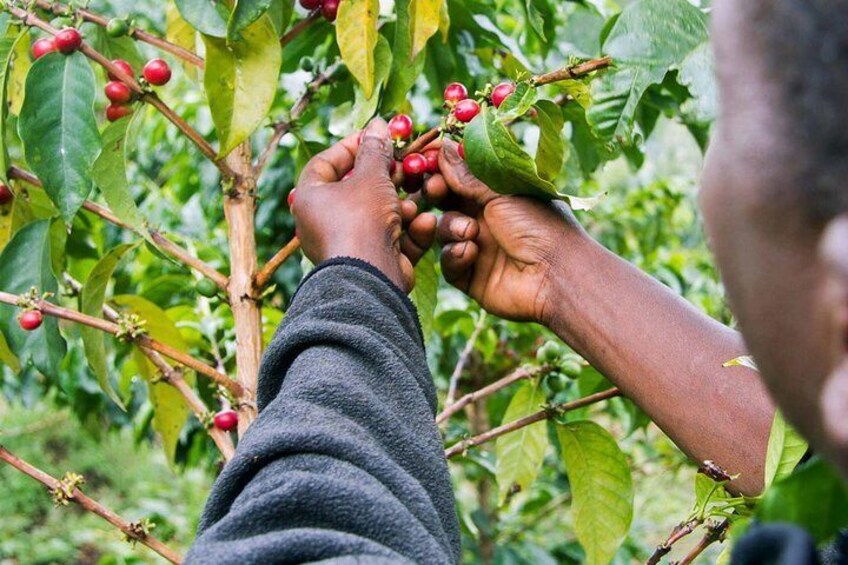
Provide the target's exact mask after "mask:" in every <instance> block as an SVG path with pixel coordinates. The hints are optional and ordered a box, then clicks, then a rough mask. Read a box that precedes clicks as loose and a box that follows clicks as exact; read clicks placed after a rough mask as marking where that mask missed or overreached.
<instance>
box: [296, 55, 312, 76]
mask: <svg viewBox="0 0 848 565" xmlns="http://www.w3.org/2000/svg"><path fill="white" fill-rule="evenodd" d="M300 68H301V69H303V70H304V71H306V72H308V73H311V72H312V71H314V70H315V59H313V58H312V57H309V56H308V55H307V56H306V57H303V58H301V59H300Z"/></svg>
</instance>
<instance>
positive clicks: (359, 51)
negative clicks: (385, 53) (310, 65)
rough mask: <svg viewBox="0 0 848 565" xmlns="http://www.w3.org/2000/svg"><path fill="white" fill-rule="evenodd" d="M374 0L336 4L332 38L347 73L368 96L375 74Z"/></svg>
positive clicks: (377, 10)
mask: <svg viewBox="0 0 848 565" xmlns="http://www.w3.org/2000/svg"><path fill="white" fill-rule="evenodd" d="M379 15H380V2H379V1H378V0H345V1H344V2H342V3H341V4H339V15H338V19H337V20H336V41H338V44H339V52H340V53H341V55H342V60H343V61H344V63H345V65H347V68H348V69H349V70H350V74H352V75H353V77H354V78H355V79H356V81H357V82H358V83H359V86H361V87H362V91H363V92H364V93H365V98H371V94H372V92H374V82H375V77H376V74H377V73H376V69H375V61H374V49H375V48H376V47H377V18H378V16H379Z"/></svg>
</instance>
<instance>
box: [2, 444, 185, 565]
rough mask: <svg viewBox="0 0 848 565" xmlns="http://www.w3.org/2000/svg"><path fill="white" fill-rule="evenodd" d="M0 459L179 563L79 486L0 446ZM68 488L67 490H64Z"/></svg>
mask: <svg viewBox="0 0 848 565" xmlns="http://www.w3.org/2000/svg"><path fill="white" fill-rule="evenodd" d="M0 460H2V461H4V462H6V463H7V464H9V465H11V466H12V467H14V468H15V469H17V470H18V471H20V472H21V473H24V474H25V475H28V476H30V477H32V478H33V479H35V480H36V481H38V482H40V483H41V484H43V485H44V486H46V487H47V488H48V489H50V491H51V492H55V493H60V494H61V496H62V497H63V499H64V500H69V501H73V502H75V503H77V504H78V505H80V507H82V508H83V509H85V510H87V511H88V512H91V513H92V514H95V515H97V516H100V517H101V518H103V519H104V520H106V521H107V522H109V523H110V524H112V525H113V526H115V527H116V528H118V529H119V530H121V531H122V532H123V533H124V535H125V536H126V537H127V539H130V540H134V541H137V542H138V543H141V544H143V545H146V546H147V547H149V548H150V549H152V550H153V551H155V552H156V553H158V554H159V555H161V556H162V557H164V558H165V559H167V560H168V561H170V562H171V563H181V562H182V557H180V555H179V554H178V553H176V552H175V551H174V550H172V549H171V548H169V547H168V546H167V545H165V544H164V543H162V542H161V541H159V540H158V539H157V538H155V537H153V536H152V535H150V534H149V533H145V531H144V528H143V527H141V524H140V523H132V522H128V521H127V520H125V519H124V518H122V517H121V516H119V515H118V514H116V513H115V512H113V511H111V510H109V509H108V508H106V507H105V506H103V505H102V504H100V503H99V502H97V501H96V500H94V499H93V498H90V497H88V496H86V495H85V494H84V493H83V492H82V491H81V490H80V489H79V488H78V487H76V486H74V487H73V488H72V489H69V488H67V487H68V486H69V485H68V484H66V483H63V482H62V481H59V479H56V478H55V477H53V476H51V475H48V474H47V473H45V472H44V471H42V470H41V469H38V468H37V467H34V466H33V465H30V464H29V463H27V462H26V461H24V460H23V459H20V458H19V457H16V456H15V455H14V454H13V453H11V452H10V451H9V450H7V449H6V448H4V447H3V446H0ZM66 491H70V492H66Z"/></svg>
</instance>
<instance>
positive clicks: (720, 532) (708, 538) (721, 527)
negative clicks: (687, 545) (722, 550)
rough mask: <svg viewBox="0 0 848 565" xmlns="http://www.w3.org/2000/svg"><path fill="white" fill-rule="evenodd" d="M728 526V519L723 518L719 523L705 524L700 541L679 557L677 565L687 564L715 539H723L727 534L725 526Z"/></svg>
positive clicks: (715, 540)
mask: <svg viewBox="0 0 848 565" xmlns="http://www.w3.org/2000/svg"><path fill="white" fill-rule="evenodd" d="M728 527H730V521H729V520H724V521H723V522H721V523H719V524H713V525H709V526H707V533H706V534H704V537H702V538H701V541H699V542H698V544H697V545H696V546H695V547H693V548H692V550H691V551H689V553H687V554H686V557H684V558H683V559H681V560H680V561H679V562H678V565H689V564H690V563H692V562H693V561H695V559H697V558H698V556H699V555H701V554H702V553H703V552H704V550H705V549H707V548H708V547H709V546H711V545H712V544H714V543H715V542H717V541H724V536H725V534H727V528H728Z"/></svg>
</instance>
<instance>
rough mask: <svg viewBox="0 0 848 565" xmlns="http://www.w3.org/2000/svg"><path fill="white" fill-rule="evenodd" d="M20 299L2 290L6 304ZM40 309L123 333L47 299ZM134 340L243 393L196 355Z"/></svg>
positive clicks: (0, 296) (1, 298) (0, 297)
mask: <svg viewBox="0 0 848 565" xmlns="http://www.w3.org/2000/svg"><path fill="white" fill-rule="evenodd" d="M18 301H19V297H17V296H15V295H14V294H9V293H8V292H0V302H5V303H6V304H11V305H12V306H17V304H18ZM38 310H39V311H40V312H42V313H43V314H47V315H48V316H55V317H57V318H61V319H63V320H68V321H70V322H76V323H78V324H83V325H86V326H89V327H91V328H94V329H96V330H100V331H102V332H106V333H109V334H112V335H115V336H117V335H120V334H121V328H120V326H118V324H114V323H112V322H109V321H107V320H103V319H101V318H94V317H92V316H87V315H85V314H83V313H81V312H77V311H75V310H69V309H67V308H62V307H61V306H56V305H55V304H52V303H50V302H47V301H46V300H39V301H38ZM133 342H134V343H135V344H137V345H139V346H141V347H147V348H148V349H152V350H154V351H157V352H159V353H161V354H162V355H164V356H165V357H169V358H170V359H173V360H174V361H176V362H177V363H180V364H182V365H185V366H186V367H188V368H189V369H194V370H195V371H197V372H198V373H200V374H202V375H205V376H207V377H209V378H210V379H212V380H213V381H215V382H216V383H218V384H219V385H221V386H223V387H224V388H226V389H227V390H229V391H230V392H231V393H232V394H234V395H235V396H237V397H239V396H241V395H242V394H243V391H242V388H241V386H240V385H239V384H238V383H237V382H235V381H233V380H231V379H230V378H229V377H228V376H227V375H225V374H223V373H219V372H218V371H216V370H215V369H213V368H212V367H210V366H209V365H207V364H206V363H203V362H202V361H199V360H197V359H195V358H194V357H192V356H190V355H187V354H185V353H183V352H182V351H179V350H177V349H174V348H173V347H171V346H170V345H166V344H164V343H161V342H158V341H156V340H154V339H150V338H149V337H147V336H145V335H139V336H138V337H136V338H134V339H133Z"/></svg>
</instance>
